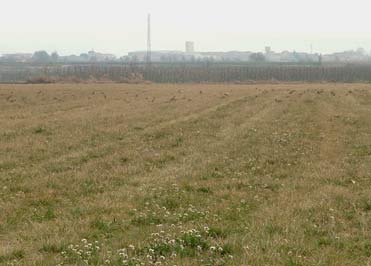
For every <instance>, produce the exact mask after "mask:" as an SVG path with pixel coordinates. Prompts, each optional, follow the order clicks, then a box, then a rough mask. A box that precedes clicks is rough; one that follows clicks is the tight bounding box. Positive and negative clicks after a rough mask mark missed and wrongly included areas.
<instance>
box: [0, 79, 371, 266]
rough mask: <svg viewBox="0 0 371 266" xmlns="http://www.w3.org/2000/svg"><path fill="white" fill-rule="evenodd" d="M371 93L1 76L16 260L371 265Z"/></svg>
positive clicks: (0, 157) (7, 236) (2, 255)
mask: <svg viewBox="0 0 371 266" xmlns="http://www.w3.org/2000/svg"><path fill="white" fill-rule="evenodd" d="M370 92H371V85H365V84H310V85H303V84H291V85H284V84H267V85H263V84H259V85H257V84H255V85H253V84H251V85H205V84H204V85H197V84H193V85H191V84H190V85H157V84H138V85H130V84H74V85H68V84H54V85H0V184H1V186H0V264H1V265H57V264H58V263H61V262H63V263H64V265H86V263H85V262H84V260H87V261H88V264H89V265H104V264H105V263H106V264H107V265H123V263H122V260H123V258H122V255H119V254H118V250H120V249H122V248H128V247H129V245H134V246H135V251H133V250H130V248H128V251H127V252H128V253H129V254H128V255H129V258H127V259H125V260H127V263H128V265H135V264H134V263H133V260H132V259H133V258H134V257H135V258H136V259H137V260H138V263H139V261H140V262H144V263H145V265H150V261H151V262H153V263H155V262H156V261H157V260H159V261H161V263H162V264H161V265H291V266H293V265H357V266H358V265H364V266H366V265H370V264H371V259H370V256H371V218H370V216H371V172H370V169H371V93H370ZM204 227H209V228H210V231H209V230H206V231H205V229H204ZM190 229H195V230H198V231H199V232H198V231H197V232H196V231H192V232H190V233H189V234H188V233H187V232H186V231H187V230H190ZM161 231H163V233H160V235H159V236H157V235H155V236H153V235H152V236H151V234H152V233H156V232H161ZM182 231H183V232H182ZM161 234H163V235H161ZM194 234H195V235H197V234H200V236H195V235H194ZM166 235H168V236H166ZM166 237H169V238H174V240H175V241H179V243H183V244H182V245H184V249H183V250H181V249H180V247H179V245H180V244H179V243H178V242H176V243H178V244H169V243H168V242H166V243H165V240H166ZM198 237H199V238H198ZM153 238H156V239H157V240H156V239H153ZM82 239H87V241H89V242H93V241H98V244H99V246H100V250H99V251H97V250H94V251H93V252H92V254H91V255H90V254H86V251H83V254H82V256H83V257H84V256H86V257H85V258H84V259H80V258H79V256H78V255H77V254H76V252H74V251H73V250H71V248H70V247H69V245H70V244H73V245H76V244H78V245H80V247H81V240H82ZM156 241H160V242H156ZM166 241H167V240H166ZM181 241H183V242H181ZM156 243H157V244H158V243H162V244H161V245H157V246H156ZM164 243H165V244H164ZM82 246H83V245H82ZM197 246H199V248H197ZM154 247H155V248H154ZM213 247H216V249H218V248H219V247H220V248H222V249H223V251H218V250H216V251H213ZM150 248H154V251H153V253H151V252H150V251H149V249H150ZM84 252H85V253H84ZM110 252H111V253H110ZM172 253H177V255H178V256H177V257H176V258H170V256H171V254H172ZM147 255H151V256H152V259H148V258H147ZM162 255H163V256H164V257H165V259H160V256H162ZM232 257H233V258H232ZM106 260H109V261H110V263H109V264H108V262H105V261H106ZM138 265H139V264H138Z"/></svg>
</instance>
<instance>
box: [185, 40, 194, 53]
mask: <svg viewBox="0 0 371 266" xmlns="http://www.w3.org/2000/svg"><path fill="white" fill-rule="evenodd" d="M185 51H186V53H188V54H193V53H194V52H195V43H194V42H189V41H187V42H186V43H185Z"/></svg>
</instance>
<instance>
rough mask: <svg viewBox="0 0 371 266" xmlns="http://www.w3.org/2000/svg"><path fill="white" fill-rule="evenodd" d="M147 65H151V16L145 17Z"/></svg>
mask: <svg viewBox="0 0 371 266" xmlns="http://www.w3.org/2000/svg"><path fill="white" fill-rule="evenodd" d="M146 62H147V65H150V64H151V14H148V17H147V57H146Z"/></svg>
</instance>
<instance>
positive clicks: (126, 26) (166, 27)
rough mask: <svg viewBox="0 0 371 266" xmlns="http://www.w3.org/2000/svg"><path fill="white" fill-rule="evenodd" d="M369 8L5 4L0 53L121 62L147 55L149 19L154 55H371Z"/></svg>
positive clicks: (15, 0) (232, 0)
mask: <svg viewBox="0 0 371 266" xmlns="http://www.w3.org/2000/svg"><path fill="white" fill-rule="evenodd" d="M370 7H371V3H369V1H366V0H353V1H352V2H351V3H349V2H348V1H335V0H327V1H320V0H312V1H309V2H308V1H306V0H282V1H275V0H266V1H258V0H252V1H243V0H229V1H225V0H224V1H223V0H222V1H211V0H204V1H196V0H187V1H182V2H180V1H174V0H158V1H149V0H137V1H134V2H133V1H132V2H130V3H129V2H128V1H118V0H106V1H104V3H102V2H101V1H98V0H91V1H89V2H88V1H81V0H80V1H75V0H65V1H63V2H60V3H57V4H55V5H54V4H53V5H52V6H51V5H50V1H47V0H34V1H26V0H11V1H10V0H4V1H3V2H2V3H1V9H2V11H3V12H2V15H1V16H0V25H1V27H0V53H15V52H28V53H30V52H34V51H35V50H46V51H48V52H49V53H51V52H53V51H58V53H60V54H61V55H69V54H76V55H78V54H80V53H83V52H86V51H89V50H92V49H94V50H95V51H100V52H103V53H113V54H115V55H117V56H121V55H125V54H127V53H128V52H130V51H137V50H145V49H146V16H147V13H151V14H152V49H153V50H184V42H185V41H187V40H191V41H194V42H195V43H196V50H197V51H201V52H206V51H254V52H259V51H263V49H264V47H265V46H271V47H272V49H273V50H275V51H283V50H288V51H294V50H296V51H300V52H309V51H310V46H311V45H312V46H313V52H317V53H323V54H325V53H333V52H340V51H345V50H354V49H357V48H358V47H363V48H364V49H366V51H368V52H369V51H370V50H371V31H370V29H369V25H370V23H369V22H370V17H369V14H368V12H369V10H370Z"/></svg>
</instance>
